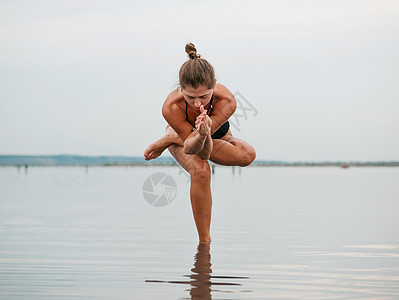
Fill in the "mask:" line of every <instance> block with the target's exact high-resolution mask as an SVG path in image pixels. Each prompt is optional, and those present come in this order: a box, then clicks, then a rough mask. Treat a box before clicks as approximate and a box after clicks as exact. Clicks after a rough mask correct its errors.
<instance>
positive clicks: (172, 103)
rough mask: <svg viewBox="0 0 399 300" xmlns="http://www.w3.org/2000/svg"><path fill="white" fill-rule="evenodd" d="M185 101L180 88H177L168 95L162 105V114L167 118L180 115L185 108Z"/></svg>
mask: <svg viewBox="0 0 399 300" xmlns="http://www.w3.org/2000/svg"><path fill="white" fill-rule="evenodd" d="M183 101H185V100H184V98H183V95H182V93H181V91H180V89H179V88H177V89H175V90H174V91H172V92H171V93H170V94H169V95H168V96H167V97H166V99H165V102H164V103H163V105H162V115H163V116H164V117H165V118H166V117H167V116H179V115H180V114H182V113H183V111H184V109H185V107H184V106H183V105H184V102H183Z"/></svg>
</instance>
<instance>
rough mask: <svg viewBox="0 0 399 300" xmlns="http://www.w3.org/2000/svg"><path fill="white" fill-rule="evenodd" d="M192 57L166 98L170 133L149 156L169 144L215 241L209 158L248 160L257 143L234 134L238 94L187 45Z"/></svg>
mask: <svg viewBox="0 0 399 300" xmlns="http://www.w3.org/2000/svg"><path fill="white" fill-rule="evenodd" d="M186 52H187V54H188V56H189V58H190V59H189V60H188V61H186V62H185V63H184V64H183V65H182V67H181V68H180V71H179V83H180V87H179V88H177V89H176V90H174V91H173V92H172V93H170V94H169V96H168V97H167V98H166V100H165V102H164V104H163V107H162V115H163V117H164V118H165V120H166V122H167V123H168V125H167V127H166V132H165V135H164V136H163V137H162V138H161V139H159V140H158V141H156V142H154V143H152V144H151V145H150V146H149V147H148V148H147V149H146V150H145V152H144V157H145V159H146V160H150V159H154V158H157V157H158V156H159V155H161V154H162V152H163V151H164V150H165V149H166V148H168V150H169V152H170V153H171V154H172V156H173V157H174V158H175V159H176V161H177V162H178V163H179V164H180V165H181V166H182V167H183V168H184V169H185V170H186V171H187V172H188V173H189V174H190V177H191V186H190V198H191V206H192V209H193V215H194V220H195V224H196V226H197V231H198V235H199V239H200V242H210V241H211V236H210V225H211V210H212V195H211V184H210V183H211V170H210V166H209V163H208V161H207V160H208V159H209V160H210V161H212V162H214V163H217V164H220V165H225V166H241V167H244V166H248V165H250V164H251V163H252V162H253V160H254V159H255V156H256V153H255V149H254V148H253V147H252V146H251V145H250V144H248V143H247V142H245V141H243V140H240V139H238V138H235V137H233V135H232V133H231V130H230V128H229V127H230V125H229V122H228V119H229V117H230V116H231V115H232V114H233V113H234V111H235V110H236V106H237V102H236V100H235V98H234V96H233V94H232V93H231V92H230V91H229V90H228V89H227V88H226V87H225V86H223V85H221V84H219V83H216V79H215V72H214V69H213V67H212V65H211V64H210V63H209V62H207V61H206V60H205V59H203V58H201V56H200V55H198V54H197V50H196V48H195V46H194V45H193V44H192V43H190V44H187V45H186Z"/></svg>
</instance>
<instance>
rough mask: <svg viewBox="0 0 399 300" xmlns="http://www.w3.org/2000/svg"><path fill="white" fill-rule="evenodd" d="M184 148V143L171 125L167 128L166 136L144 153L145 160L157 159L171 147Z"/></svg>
mask: <svg viewBox="0 0 399 300" xmlns="http://www.w3.org/2000/svg"><path fill="white" fill-rule="evenodd" d="M173 144H175V145H178V146H183V141H182V140H181V138H180V137H179V136H178V135H177V133H176V132H175V131H174V130H173V128H172V127H170V126H169V124H168V125H167V126H166V130H165V135H164V136H163V137H161V138H160V139H159V140H157V141H155V142H153V143H152V144H150V145H149V146H148V147H147V149H145V151H144V158H145V160H151V159H155V158H157V157H158V156H160V155H161V154H162V153H163V152H164V151H165V149H166V148H168V147H169V146H170V145H173Z"/></svg>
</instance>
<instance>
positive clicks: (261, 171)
mask: <svg viewBox="0 0 399 300" xmlns="http://www.w3.org/2000/svg"><path fill="white" fill-rule="evenodd" d="M240 170H241V172H239V169H238V168H236V169H235V172H234V173H233V172H232V169H231V168H223V167H217V168H216V170H215V174H214V175H213V179H212V193H213V219H212V237H213V242H212V243H211V245H206V244H200V245H198V243H197V234H196V230H195V225H194V221H193V218H192V213H191V207H190V201H189V198H188V194H189V183H188V178H187V176H186V175H185V173H181V172H180V170H179V169H178V168H177V167H149V168H145V167H129V168H125V167H92V168H89V169H88V172H87V173H86V170H85V168H80V167H76V168H75V167H69V168H68V167H47V168H45V167H37V168H29V169H28V172H27V174H25V172H24V170H23V169H21V170H20V172H18V171H17V169H16V168H0V299H64V298H70V299H90V298H95V299H111V298H112V299H398V298H399V185H398V182H399V168H349V169H341V168H323V167H319V168H316V167H315V168H300V167H298V168H289V167H280V168H279V167H273V168H272V167H268V168H261V167H250V168H244V169H240ZM154 173H164V174H166V175H168V176H169V177H171V178H172V179H173V181H174V182H175V184H176V188H175V189H174V190H172V189H170V191H172V192H173V195H174V193H176V195H175V198H174V200H173V202H171V203H170V204H169V205H167V206H165V207H154V206H151V205H150V204H149V203H147V202H146V201H145V198H144V196H143V184H144V183H145V181H146V180H147V178H149V177H150V175H153V174H154ZM162 192H163V190H162V189H159V186H158V187H157V188H156V189H155V190H154V193H155V194H157V193H158V194H159V193H162Z"/></svg>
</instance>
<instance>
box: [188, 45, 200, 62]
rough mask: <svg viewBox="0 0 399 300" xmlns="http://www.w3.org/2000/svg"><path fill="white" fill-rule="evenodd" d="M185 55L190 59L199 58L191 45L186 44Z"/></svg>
mask: <svg viewBox="0 0 399 300" xmlns="http://www.w3.org/2000/svg"><path fill="white" fill-rule="evenodd" d="M186 53H187V54H188V57H190V59H194V58H200V57H201V56H200V55H199V54H197V49H196V48H195V46H194V44H193V43H189V44H186Z"/></svg>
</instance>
